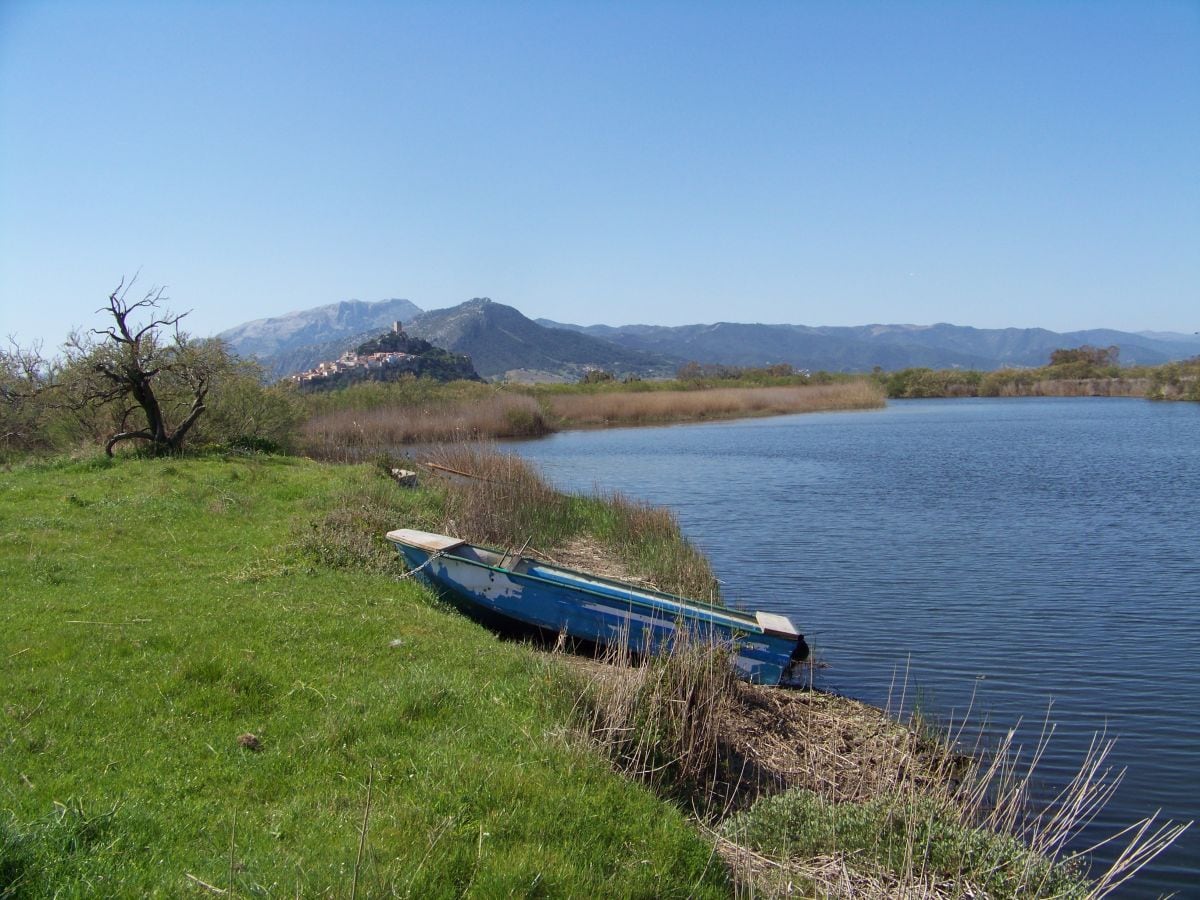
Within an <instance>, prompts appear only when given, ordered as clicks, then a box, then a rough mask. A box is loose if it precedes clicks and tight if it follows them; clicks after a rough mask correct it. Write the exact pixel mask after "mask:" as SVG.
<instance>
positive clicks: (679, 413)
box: [547, 380, 884, 426]
mask: <svg viewBox="0 0 1200 900" xmlns="http://www.w3.org/2000/svg"><path fill="white" fill-rule="evenodd" d="M883 404H884V397H883V391H882V390H881V389H880V388H879V386H878V385H876V384H875V383H874V382H870V381H866V380H857V381H850V382H845V383H840V384H828V385H795V386H790V387H722V388H712V389H709V390H701V391H679V390H677V391H654V392H643V393H630V392H603V393H594V394H562V395H557V396H555V395H551V396H548V397H547V406H548V408H549V411H550V413H551V415H552V416H553V417H554V419H555V420H556V421H558V422H562V423H564V424H566V425H569V426H580V425H615V424H622V425H627V424H631V425H637V424H645V423H651V422H678V421H689V420H694V419H709V418H714V419H715V418H732V417H736V416H761V415H780V414H784V413H800V412H821V411H826V410H834V409H872V408H876V407H880V406H883Z"/></svg>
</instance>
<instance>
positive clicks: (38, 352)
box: [0, 336, 51, 449]
mask: <svg viewBox="0 0 1200 900" xmlns="http://www.w3.org/2000/svg"><path fill="white" fill-rule="evenodd" d="M50 373H51V367H50V364H49V363H48V362H47V361H46V359H45V357H43V356H42V347H41V344H34V345H33V346H31V347H22V346H20V345H19V344H18V343H17V341H16V338H14V337H12V336H10V337H9V338H8V346H7V347H0V447H4V448H21V449H28V448H30V447H33V446H37V445H38V443H39V439H40V437H41V435H40V434H39V426H40V421H39V420H40V419H41V414H42V408H41V404H40V403H39V402H38V401H39V399H40V394H41V390H42V388H43V387H44V386H45V385H46V383H47V382H48V380H49V378H50Z"/></svg>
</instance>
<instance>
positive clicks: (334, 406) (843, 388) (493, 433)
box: [302, 377, 884, 461]
mask: <svg viewBox="0 0 1200 900" xmlns="http://www.w3.org/2000/svg"><path fill="white" fill-rule="evenodd" d="M776 380H777V381H780V382H784V383H778V384H753V385H741V386H714V385H713V384H711V383H709V382H632V383H629V384H623V383H620V382H608V383H605V384H588V385H543V386H533V385H531V386H527V387H514V386H504V387H496V386H486V385H467V384H464V383H453V384H449V385H444V386H437V385H432V384H430V383H427V382H419V381H410V382H398V383H393V384H388V385H361V386H356V387H354V388H350V389H348V390H346V391H342V392H337V393H335V394H328V395H319V396H317V397H316V398H315V399H314V400H313V402H312V407H311V410H310V412H311V414H310V416H309V418H308V420H307V422H305V424H304V425H303V427H302V435H303V446H304V447H305V450H306V452H307V453H308V454H310V455H312V456H314V457H317V458H321V459H331V460H340V461H357V460H362V459H366V458H369V457H370V456H371V455H373V454H376V453H379V452H387V451H389V450H391V449H393V448H396V447H399V446H403V445H405V444H416V443H431V442H435V441H461V440H477V439H480V438H484V439H486V438H512V437H535V436H540V435H544V434H548V433H550V432H552V431H559V430H564V429H570V428H588V427H598V426H620V425H650V424H666V423H673V422H696V421H705V420H711V419H729V418H741V417H748V416H763V415H780V414H784V413H798V412H819V411H828V410H839V409H872V408H876V407H880V406H882V405H883V402H884V399H883V392H882V390H881V389H880V387H879V386H878V385H877V384H875V383H874V382H872V381H870V380H867V379H863V378H857V379H844V380H841V381H838V382H835V383H831V384H816V383H807V379H803V378H798V377H792V378H787V379H776Z"/></svg>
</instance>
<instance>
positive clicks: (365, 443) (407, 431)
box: [301, 393, 550, 462]
mask: <svg viewBox="0 0 1200 900" xmlns="http://www.w3.org/2000/svg"><path fill="white" fill-rule="evenodd" d="M549 431H550V427H549V425H548V424H547V423H546V420H545V417H544V416H543V414H542V411H541V408H540V407H539V406H538V403H537V401H536V400H534V399H533V398H532V397H525V396H520V395H512V394H497V393H493V394H491V395H490V396H488V397H486V398H483V399H477V400H471V401H464V402H459V403H446V404H439V403H429V404H428V405H422V406H384V407H372V408H369V409H339V410H333V411H331V412H325V413H321V414H318V415H316V416H314V417H313V418H312V419H309V420H308V421H307V422H306V423H305V424H304V425H303V427H302V429H301V434H302V439H303V443H304V448H305V451H306V452H307V454H308V455H310V456H313V457H315V458H318V459H326V460H332V461H337V462H358V461H361V460H363V459H367V458H370V457H371V456H374V455H375V454H377V453H379V452H381V451H387V450H390V449H393V448H395V447H400V446H403V445H405V444H418V443H421V444H425V443H433V442H436V441H462V440H476V439H479V438H485V437H486V438H511V437H536V436H538V435H543V434H546V433H548V432H549Z"/></svg>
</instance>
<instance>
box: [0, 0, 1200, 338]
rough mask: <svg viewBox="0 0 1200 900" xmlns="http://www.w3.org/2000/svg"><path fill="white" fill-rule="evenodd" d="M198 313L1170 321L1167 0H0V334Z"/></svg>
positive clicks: (1189, 146)
mask: <svg viewBox="0 0 1200 900" xmlns="http://www.w3.org/2000/svg"><path fill="white" fill-rule="evenodd" d="M139 268H140V269H141V273H142V274H141V279H142V281H141V283H142V284H144V285H145V286H147V287H149V286H150V285H154V284H165V285H167V286H168V294H169V296H170V298H171V306H172V307H173V308H174V309H176V310H177V311H181V310H184V309H193V310H194V312H193V314H192V316H191V317H190V319H188V320H187V324H188V325H189V326H190V330H192V331H193V333H197V334H210V333H214V332H216V331H219V330H221V329H224V328H227V327H230V326H233V325H235V324H239V323H241V322H243V321H246V320H248V319H252V318H259V317H263V316H270V315H278V314H282V313H285V312H288V311H291V310H295V309H303V308H307V307H310V306H315V305H319V304H322V303H329V302H333V301H336V300H342V299H347V298H351V297H356V298H359V299H364V300H376V299H382V298H385V297H407V298H408V299H410V300H412V301H413V302H415V303H417V304H418V305H419V306H421V307H423V308H426V309H432V308H438V307H444V306H451V305H453V304H456V303H459V302H461V301H463V300H466V299H469V298H471V297H474V296H490V297H492V298H493V299H494V300H497V301H499V302H502V303H508V304H510V305H513V306H516V307H517V308H519V309H520V310H522V311H523V312H525V313H526V314H527V315H530V316H547V317H550V318H554V319H558V320H561V321H573V322H581V323H586V324H590V323H596V322H604V323H609V324H624V323H630V322H648V323H655V324H681V323H685V322H697V321H718V320H726V321H747V322H749V321H760V322H794V323H804V324H813V325H818V324H829V325H843V324H844V325H850V324H862V323H867V322H914V323H933V322H939V321H949V322H955V323H959V324H965V325H976V326H980V327H1003V326H1022V327H1024V326H1042V327H1047V328H1052V329H1055V330H1068V329H1076V328H1085V327H1114V328H1122V329H1127V330H1140V329H1162V330H1177V331H1186V332H1188V333H1191V332H1194V331H1197V330H1200V3H1198V2H1196V0H1191V2H1184V0H1134V2H1103V0H1096V2H1093V0H1086V2H1084V0H1080V2H1025V3H1022V2H991V3H988V2H984V3H961V2H947V3H915V2H912V3H904V2H898V3H894V2H889V3H843V2H833V0H829V2H803V3H802V2H779V3H772V2H757V3H756V2H750V3H743V2H738V3H733V2H728V3H713V2H703V0H689V2H680V3H665V2H638V3H633V2H629V3H612V2H578V0H561V2H546V3H515V2H514V3H497V2H486V3H442V2H438V3H390V2H389V3H383V2H380V3H366V2H358V3H355V2H346V3H333V2H329V3H314V2H303V0H299V2H298V0H288V2H165V3H164V2H157V0H155V2H124V0H104V2H99V0H98V2H86V3H85V2H71V0H40V2H32V0H29V2H26V0H0V337H2V336H3V335H5V334H12V333H15V334H16V335H17V336H18V337H20V338H21V339H22V340H24V341H28V340H32V339H35V338H41V339H44V340H45V341H46V344H47V347H51V346H53V345H54V344H56V343H57V342H58V341H60V340H61V338H62V337H63V336H64V335H65V333H66V331H67V330H68V329H69V328H70V327H72V326H73V325H92V324H97V323H98V319H96V318H95V317H94V315H93V312H94V310H95V309H96V308H97V307H98V306H99V305H100V304H101V303H102V302H103V300H104V297H105V295H106V294H107V292H108V290H109V289H111V288H112V287H113V286H114V285H115V283H116V282H117V280H118V279H119V278H120V277H121V276H122V274H126V275H128V274H130V273H133V272H134V271H135V270H137V269H139Z"/></svg>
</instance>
